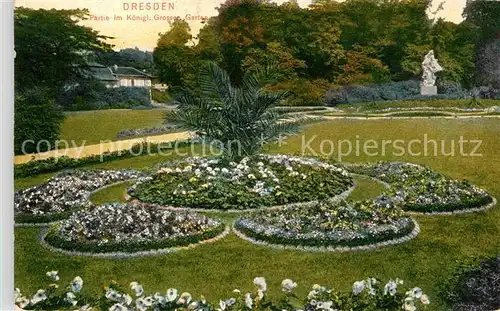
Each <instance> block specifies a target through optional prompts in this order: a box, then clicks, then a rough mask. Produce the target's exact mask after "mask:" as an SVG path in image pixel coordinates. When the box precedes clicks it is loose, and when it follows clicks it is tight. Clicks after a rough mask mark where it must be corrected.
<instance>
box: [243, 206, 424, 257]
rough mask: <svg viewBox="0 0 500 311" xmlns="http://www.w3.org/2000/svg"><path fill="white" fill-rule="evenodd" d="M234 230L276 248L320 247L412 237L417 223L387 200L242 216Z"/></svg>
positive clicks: (296, 207)
mask: <svg viewBox="0 0 500 311" xmlns="http://www.w3.org/2000/svg"><path fill="white" fill-rule="evenodd" d="M234 227H235V229H237V230H239V231H241V232H242V233H243V234H245V235H246V236H248V237H250V238H253V239H256V240H258V241H263V242H267V243H270V244H274V245H292V246H299V247H300V246H301V247H307V246H313V247H321V248H335V247H342V246H344V247H345V246H347V247H352V246H360V245H370V244H374V243H377V242H382V241H387V240H393V239H395V238H398V237H401V236H404V235H407V234H409V233H410V232H411V231H412V230H413V227H414V223H413V221H412V220H411V218H409V217H408V216H406V214H405V212H404V211H403V210H402V209H401V206H400V204H399V203H396V202H394V201H393V200H391V199H390V198H388V197H380V198H377V199H376V200H373V201H371V200H368V201H359V202H346V201H341V202H334V203H318V204H316V205H313V206H310V207H304V206H302V205H300V204H296V205H290V206H285V207H283V208H281V209H276V210H271V211H267V210H263V211H259V212H255V213H252V214H249V215H248V216H243V217H242V218H240V219H238V220H237V221H236V222H235V223H234Z"/></svg>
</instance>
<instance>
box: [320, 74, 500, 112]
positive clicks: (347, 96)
mask: <svg viewBox="0 0 500 311" xmlns="http://www.w3.org/2000/svg"><path fill="white" fill-rule="evenodd" d="M437 86H438V92H439V93H438V94H437V95H432V96H427V95H421V94H420V84H419V82H418V81H416V80H409V81H402V82H390V83H384V84H377V85H348V86H342V87H338V88H334V89H331V90H328V91H327V92H326V94H325V101H326V105H327V106H337V105H341V104H357V103H370V102H371V103H373V102H380V101H395V100H438V99H473V98H476V99H500V90H496V89H494V88H491V87H476V88H473V89H471V90H464V89H462V87H461V85H460V84H458V83H456V82H449V81H443V82H438V84H437Z"/></svg>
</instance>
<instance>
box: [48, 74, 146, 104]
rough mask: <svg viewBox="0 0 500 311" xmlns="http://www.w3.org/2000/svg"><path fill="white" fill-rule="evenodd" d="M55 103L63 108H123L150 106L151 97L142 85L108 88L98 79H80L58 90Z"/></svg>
mask: <svg viewBox="0 0 500 311" xmlns="http://www.w3.org/2000/svg"><path fill="white" fill-rule="evenodd" d="M57 103H58V104H59V105H60V106H62V107H64V109H65V110H98V109H120V108H122V109H123V108H135V107H138V106H149V107H151V98H150V94H149V90H148V89H147V88H144V87H125V86H121V87H116V88H115V87H112V88H108V87H106V86H105V85H104V84H102V83H101V82H100V81H97V80H93V79H82V80H81V81H80V82H79V83H78V85H76V86H74V87H71V88H70V89H68V90H66V91H64V92H60V93H59V94H58V96H57Z"/></svg>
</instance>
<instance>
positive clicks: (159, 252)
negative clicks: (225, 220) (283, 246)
mask: <svg viewBox="0 0 500 311" xmlns="http://www.w3.org/2000/svg"><path fill="white" fill-rule="evenodd" d="M48 231H49V228H42V229H41V230H40V232H39V233H38V240H39V241H40V244H41V245H42V246H43V247H44V248H45V249H47V250H49V251H52V252H56V253H60V254H64V255H67V256H78V257H96V258H106V259H125V258H135V257H147V256H156V255H164V254H171V253H176V252H178V251H181V250H189V249H192V248H194V247H196V246H198V245H202V244H208V243H214V242H217V241H219V240H221V239H222V238H224V237H226V236H227V235H228V234H229V233H230V232H231V228H230V227H229V226H226V227H225V229H224V231H223V232H222V233H220V234H219V235H217V236H215V237H213V238H210V239H206V240H202V241H199V242H197V243H191V244H189V245H186V246H176V247H170V248H161V249H151V250H147V251H138V252H108V253H95V252H78V251H68V250H65V249H61V248H57V247H54V246H52V245H50V244H49V243H47V241H45V237H46V236H47V233H48Z"/></svg>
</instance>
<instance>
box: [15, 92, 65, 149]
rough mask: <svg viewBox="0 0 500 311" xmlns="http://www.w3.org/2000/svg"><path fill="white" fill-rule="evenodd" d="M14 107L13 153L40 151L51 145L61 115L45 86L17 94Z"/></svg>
mask: <svg viewBox="0 0 500 311" xmlns="http://www.w3.org/2000/svg"><path fill="white" fill-rule="evenodd" d="M14 111H15V112H14V152H15V154H23V153H34V152H43V151H47V150H49V149H51V147H54V145H55V144H54V142H55V141H56V140H57V139H58V137H59V133H60V129H61V123H62V121H63V120H64V115H63V114H62V111H61V110H60V109H59V108H58V107H57V106H56V105H55V104H54V101H53V100H52V99H51V98H50V96H48V95H47V93H46V92H44V90H41V89H34V90H30V91H25V92H23V93H22V94H19V95H17V96H16V100H15V104H14ZM43 141H47V142H48V143H43ZM23 143H24V146H23ZM37 145H39V146H38V150H37ZM23 147H24V148H23ZM23 149H24V150H23Z"/></svg>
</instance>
